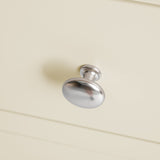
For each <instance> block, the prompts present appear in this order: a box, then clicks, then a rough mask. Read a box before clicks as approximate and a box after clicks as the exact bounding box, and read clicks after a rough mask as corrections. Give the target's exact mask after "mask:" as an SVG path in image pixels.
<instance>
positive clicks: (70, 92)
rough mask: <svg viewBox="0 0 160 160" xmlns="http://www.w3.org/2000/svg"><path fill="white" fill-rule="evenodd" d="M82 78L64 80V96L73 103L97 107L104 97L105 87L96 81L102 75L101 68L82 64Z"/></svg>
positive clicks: (86, 106) (80, 105)
mask: <svg viewBox="0 0 160 160" xmlns="http://www.w3.org/2000/svg"><path fill="white" fill-rule="evenodd" d="M80 75H81V77H82V78H80V77H79V78H71V79H68V80H67V81H65V82H64V84H63V88H62V92H63V95H64V97H65V98H66V99H67V100H68V101H69V102H71V103H72V104H74V105H76V106H79V107H83V108H96V107H98V106H100V105H101V104H102V103H103V101H104V99H105V93H104V91H103V89H102V88H101V87H100V85H98V84H97V83H96V82H95V81H97V80H99V78H100V77H101V72H100V70H99V69H98V68H97V67H95V66H93V65H89V64H86V65H82V66H81V68H80Z"/></svg>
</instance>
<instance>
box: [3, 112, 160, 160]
mask: <svg viewBox="0 0 160 160" xmlns="http://www.w3.org/2000/svg"><path fill="white" fill-rule="evenodd" d="M0 142H1V143H0V159H3V160H7V159H31V160H35V159H44V157H46V159H47V160H48V159H51V158H52V159H53V158H54V159H59V160H63V159H71V160H72V159H78V160H79V159H93V160H97V159H100V160H103V159H104V160H106V159H109V160H136V159H145V160H150V159H154V160H159V159H160V154H159V153H160V147H159V145H158V144H152V143H148V142H143V141H139V140H136V139H130V138H126V137H122V136H119V135H113V134H108V133H102V132H99V131H94V130H91V129H87V128H80V127H76V126H73V125H69V124H65V123H60V122H56V121H49V120H45V119H40V118H38V117H33V116H32V117H31V116H30V117H29V116H25V115H20V114H17V113H7V112H2V111H1V112H0ZM11 157H12V158H11Z"/></svg>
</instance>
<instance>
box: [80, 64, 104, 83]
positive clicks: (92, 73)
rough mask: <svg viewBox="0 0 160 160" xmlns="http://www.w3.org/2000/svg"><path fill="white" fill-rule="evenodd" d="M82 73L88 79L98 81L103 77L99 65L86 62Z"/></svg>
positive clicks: (81, 69) (81, 70)
mask: <svg viewBox="0 0 160 160" xmlns="http://www.w3.org/2000/svg"><path fill="white" fill-rule="evenodd" d="M80 75H81V76H82V77H83V78H85V79H87V80H90V81H97V80H99V78H100V77H101V72H100V70H99V69H98V68H97V67H95V66H92V65H89V64H86V65H83V66H81V68H80Z"/></svg>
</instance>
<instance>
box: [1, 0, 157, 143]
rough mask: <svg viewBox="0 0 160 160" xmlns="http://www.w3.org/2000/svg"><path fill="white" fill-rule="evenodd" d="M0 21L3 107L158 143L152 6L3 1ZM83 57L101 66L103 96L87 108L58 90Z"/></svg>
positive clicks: (86, 0)
mask: <svg viewBox="0 0 160 160" xmlns="http://www.w3.org/2000/svg"><path fill="white" fill-rule="evenodd" d="M0 19H1V21H0V44H1V47H0V74H1V78H0V79H1V83H0V98H1V100H0V108H1V109H5V110H12V111H17V112H21V113H27V114H32V115H37V116H40V117H46V118H49V119H55V120H61V121H65V122H69V123H73V124H78V125H83V126H86V127H91V128H96V129H101V130H104V131H111V132H115V133H119V134H123V135H128V136H133V137H138V138H143V139H148V140H153V141H157V142H160V125H159V122H160V116H159V115H160V100H159V98H160V94H159V92H160V83H159V82H160V63H159V60H160V8H159V7H158V6H157V7H154V6H149V5H140V4H136V3H130V2H124V1H116V0H81V1H75V0H67V1H65V0H59V1H56V0H41V1H38V0H28V1H26V0H25V1H24V0H22V1H20V0H16V1H11V0H6V1H0ZM86 63H89V64H93V65H97V66H98V67H99V68H100V69H101V70H102V73H103V77H102V79H101V80H100V82H99V83H100V84H101V85H102V86H103V88H104V90H105V92H106V94H107V97H106V101H105V103H104V104H103V105H102V106H101V107H99V108H97V109H93V110H86V109H81V108H78V107H76V106H73V105H71V104H70V103H69V102H67V101H66V100H65V99H64V98H63V96H62V93H61V87H62V84H63V82H64V81H65V80H66V79H67V78H70V77H74V76H77V75H78V72H77V69H78V67H79V66H80V65H82V64H86ZM51 66H52V67H51ZM13 129H14V128H13Z"/></svg>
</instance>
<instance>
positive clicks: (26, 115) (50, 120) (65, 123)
mask: <svg viewBox="0 0 160 160" xmlns="http://www.w3.org/2000/svg"><path fill="white" fill-rule="evenodd" d="M0 111H1V112H7V113H12V114H17V115H20V116H25V117H31V118H34V119H40V120H44V121H49V122H54V123H59V124H64V125H68V126H72V127H77V128H82V129H87V130H91V131H96V132H100V133H104V134H111V135H115V136H120V137H125V138H129V139H134V140H138V141H143V142H147V143H153V144H160V142H158V141H153V140H148V139H143V138H138V137H133V136H128V135H125V134H119V133H115V132H111V131H106V130H101V129H96V128H91V127H86V126H82V125H78V124H73V123H68V122H64V121H59V120H54V119H49V118H45V117H40V116H35V115H31V114H27V113H21V112H16V111H11V110H6V109H1V108H0Z"/></svg>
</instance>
